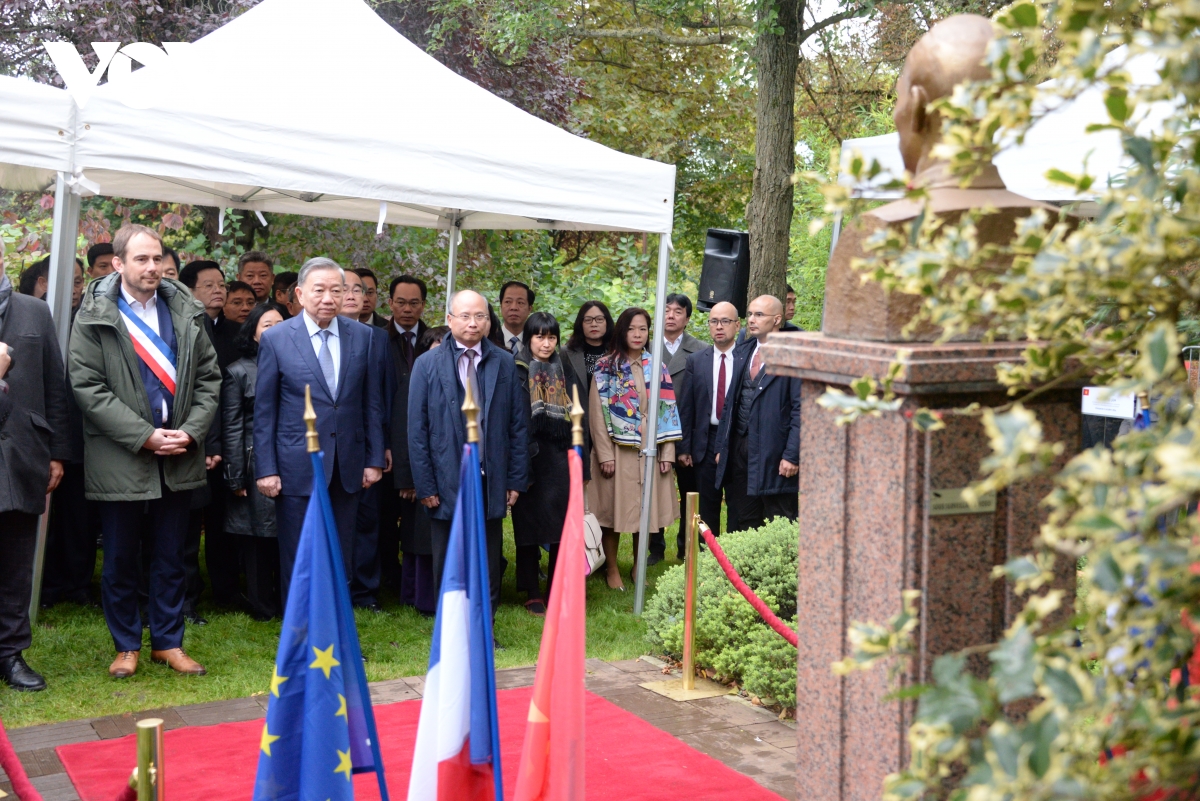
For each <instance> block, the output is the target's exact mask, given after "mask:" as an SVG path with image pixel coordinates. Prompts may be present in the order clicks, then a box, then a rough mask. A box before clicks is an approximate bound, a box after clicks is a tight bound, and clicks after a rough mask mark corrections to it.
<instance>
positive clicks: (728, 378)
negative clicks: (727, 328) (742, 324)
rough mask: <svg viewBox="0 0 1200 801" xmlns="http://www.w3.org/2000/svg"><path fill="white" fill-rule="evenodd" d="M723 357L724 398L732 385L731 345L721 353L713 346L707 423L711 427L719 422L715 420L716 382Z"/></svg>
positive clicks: (727, 395)
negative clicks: (710, 396)
mask: <svg viewBox="0 0 1200 801" xmlns="http://www.w3.org/2000/svg"><path fill="white" fill-rule="evenodd" d="M722 356H724V357H725V397H726V398H728V397H729V387H730V385H731V384H733V343H732V342H730V343H729V350H727V351H725V352H723V353H722V352H721V350H720V349H719V348H717V347H716V346H715V345H714V346H713V367H712V387H713V393H712V413H711V414H710V415H709V418H708V422H709V423H710V424H711V425H714V426H715V425H717V424H718V423H720V422H721V421H720V420H718V419H717V380H718V378H719V377H720V375H721V357H722Z"/></svg>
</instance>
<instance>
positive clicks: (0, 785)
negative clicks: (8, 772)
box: [0, 770, 16, 798]
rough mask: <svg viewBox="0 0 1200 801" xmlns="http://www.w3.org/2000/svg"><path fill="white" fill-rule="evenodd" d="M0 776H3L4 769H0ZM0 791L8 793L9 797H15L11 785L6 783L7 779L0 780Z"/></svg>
mask: <svg viewBox="0 0 1200 801" xmlns="http://www.w3.org/2000/svg"><path fill="white" fill-rule="evenodd" d="M0 776H4V771H2V770H0ZM0 791H3V792H5V793H8V797H9V798H16V794H15V793H14V792H13V788H12V785H11V784H9V783H8V781H7V779H5V780H0Z"/></svg>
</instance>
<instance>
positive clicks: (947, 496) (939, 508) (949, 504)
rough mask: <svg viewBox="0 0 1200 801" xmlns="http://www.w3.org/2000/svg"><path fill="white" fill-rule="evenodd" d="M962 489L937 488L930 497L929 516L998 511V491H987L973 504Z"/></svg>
mask: <svg viewBox="0 0 1200 801" xmlns="http://www.w3.org/2000/svg"><path fill="white" fill-rule="evenodd" d="M965 489H966V487H962V488H960V489H935V490H933V494H932V497H931V498H930V499H929V516H930V517H940V516H942V515H982V514H989V513H991V512H994V511H996V493H995V492H985V493H983V494H982V495H980V496H979V499H978V502H977V503H976V504H975V505H974V506H971V504H969V503H967V499H966V498H964V497H963V490H965Z"/></svg>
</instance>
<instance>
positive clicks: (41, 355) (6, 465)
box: [0, 259, 70, 692]
mask: <svg viewBox="0 0 1200 801" xmlns="http://www.w3.org/2000/svg"><path fill="white" fill-rule="evenodd" d="M69 457H70V448H69V445H68V442H67V384H66V373H65V371H64V369H63V361H62V354H61V353H60V352H59V349H58V337H57V336H56V335H55V333H54V320H53V319H52V318H51V317H50V307H49V306H47V305H46V303H45V301H43V300H39V299H36V298H33V297H29V296H26V295H19V294H17V293H16V292H14V291H13V285H12V281H10V280H9V278H8V276H7V275H5V274H4V269H3V261H2V259H0V476H5V477H6V480H4V481H0V679H3V680H4V683H5V684H7V685H8V686H10V687H12V688H13V689H14V690H23V691H26V692H36V691H38V690H44V689H46V680H45V679H43V678H42V677H41V676H40V675H39V674H38V673H37V672H36V671H34V670H33V669H32V668H30V667H29V665H27V664H25V659H24V658H23V657H22V656H21V652H22V651H24V650H25V649H26V648H28V647H29V646H30V645H31V644H32V642H33V640H32V632H31V631H30V627H29V602H30V595H31V593H32V590H33V552H34V544H35V542H36V540H37V519H38V515H39V514H41V513H42V512H44V511H45V509H46V495H47V494H48V493H50V492H53V491H54V488H55V487H57V486H58V482H59V481H61V480H62V475H63V462H64V461H65V460H66V459H68V458H69Z"/></svg>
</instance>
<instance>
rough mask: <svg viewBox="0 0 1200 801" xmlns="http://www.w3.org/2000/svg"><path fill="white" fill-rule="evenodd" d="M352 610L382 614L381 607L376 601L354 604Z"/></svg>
mask: <svg viewBox="0 0 1200 801" xmlns="http://www.w3.org/2000/svg"><path fill="white" fill-rule="evenodd" d="M354 608H355V609H365V610H367V611H368V612H382V611H383V607H382V606H380V605H379V602H378V601H372V602H371V603H369V604H355V605H354Z"/></svg>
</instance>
